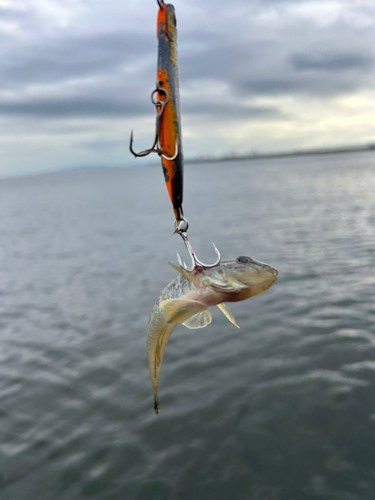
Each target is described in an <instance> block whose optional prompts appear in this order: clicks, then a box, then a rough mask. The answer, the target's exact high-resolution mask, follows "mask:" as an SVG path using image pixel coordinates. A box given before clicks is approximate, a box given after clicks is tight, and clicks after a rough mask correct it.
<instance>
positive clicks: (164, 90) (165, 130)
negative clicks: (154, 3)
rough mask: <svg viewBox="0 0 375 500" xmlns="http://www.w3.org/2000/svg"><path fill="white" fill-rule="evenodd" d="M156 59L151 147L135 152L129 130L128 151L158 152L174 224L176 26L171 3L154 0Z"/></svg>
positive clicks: (178, 145) (179, 162)
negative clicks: (154, 126)
mask: <svg viewBox="0 0 375 500" xmlns="http://www.w3.org/2000/svg"><path fill="white" fill-rule="evenodd" d="M158 4H159V7H160V8H159V13H158V19H157V38H158V59H157V76H156V89H155V90H154V91H153V92H152V94H151V100H152V102H153V104H154V105H155V107H156V113H157V114H156V131H155V138H154V143H153V145H152V146H151V148H149V149H146V150H145V151H141V152H140V153H136V152H135V151H134V150H133V132H132V133H131V136H130V151H131V153H132V154H133V155H134V156H135V157H139V156H146V155H148V154H150V153H157V154H159V155H160V156H161V162H162V167H163V173H164V179H165V183H166V186H167V189H168V193H169V197H170V200H171V202H172V206H173V210H174V214H175V218H176V222H177V224H179V223H180V222H181V221H182V220H183V210H182V201H183V190H184V159H183V152H182V135H181V113H180V94H179V83H178V64H177V27H176V16H175V10H174V7H173V5H172V4H165V3H164V2H163V1H161V0H158Z"/></svg>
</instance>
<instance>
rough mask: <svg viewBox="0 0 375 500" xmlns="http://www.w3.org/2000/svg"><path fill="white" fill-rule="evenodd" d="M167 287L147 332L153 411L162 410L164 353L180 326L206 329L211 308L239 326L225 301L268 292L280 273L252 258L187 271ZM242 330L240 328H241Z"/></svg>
mask: <svg viewBox="0 0 375 500" xmlns="http://www.w3.org/2000/svg"><path fill="white" fill-rule="evenodd" d="M172 267H173V268H174V269H175V270H177V271H178V272H179V273H180V274H179V275H178V276H177V278H175V279H174V280H173V281H171V282H170V283H169V285H167V286H166V287H165V288H164V290H163V291H162V293H161V294H160V296H159V298H158V299H157V301H156V302H155V304H154V307H153V309H152V312H151V316H150V320H149V325H148V331H147V357H148V364H149V369H150V376H151V381H152V384H153V388H154V408H155V411H156V413H158V411H159V402H158V394H157V387H158V379H159V374H160V369H161V364H162V361H163V356H164V352H165V349H166V346H167V343H168V340H169V338H170V336H171V335H172V332H173V330H174V329H175V327H176V326H177V325H178V324H181V323H182V324H184V325H185V326H186V327H187V328H192V329H195V328H204V327H205V326H207V325H208V324H210V323H211V321H212V316H211V312H210V311H209V309H208V308H209V307H210V306H214V305H217V306H218V307H219V309H220V310H221V311H222V312H223V314H224V315H225V316H226V317H227V318H228V320H229V321H230V322H231V323H233V324H234V325H235V326H237V327H238V325H237V324H236V321H235V319H234V317H233V315H232V313H231V312H230V310H229V309H228V308H227V306H225V304H224V302H239V301H241V300H246V299H248V298H250V297H253V296H254V295H258V294H259V293H262V292H264V291H265V290H268V288H270V287H271V286H272V285H273V283H275V281H276V279H277V271H276V269H274V268H273V267H271V266H269V265H268V264H263V263H262V262H257V261H255V260H253V259H251V258H250V257H238V259H236V260H234V261H226V262H222V263H221V264H220V265H218V266H215V267H213V268H210V269H204V268H199V269H198V268H196V269H195V270H193V271H186V270H184V269H181V268H177V267H176V266H174V265H173V264H172ZM238 328H239V327H238Z"/></svg>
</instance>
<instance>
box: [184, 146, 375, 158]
mask: <svg viewBox="0 0 375 500" xmlns="http://www.w3.org/2000/svg"><path fill="white" fill-rule="evenodd" d="M360 151H375V144H369V145H367V146H352V147H347V148H324V149H306V150H300V151H299V150H297V151H286V152H276V153H260V154H247V155H232V156H230V155H227V156H218V157H210V158H207V157H203V158H193V159H185V163H216V162H220V161H236V160H238V161H240V160H260V159H262V158H283V157H288V156H310V155H327V154H329V155H331V154H339V153H358V152H360Z"/></svg>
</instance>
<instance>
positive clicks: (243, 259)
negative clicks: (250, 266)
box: [237, 257, 251, 264]
mask: <svg viewBox="0 0 375 500" xmlns="http://www.w3.org/2000/svg"><path fill="white" fill-rule="evenodd" d="M250 261H251V259H250V257H237V262H240V263H241V264H246V263H247V262H250Z"/></svg>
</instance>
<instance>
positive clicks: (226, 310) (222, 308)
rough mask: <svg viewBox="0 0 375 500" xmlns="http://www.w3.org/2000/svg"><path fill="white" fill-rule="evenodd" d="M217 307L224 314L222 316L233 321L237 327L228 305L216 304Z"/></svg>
mask: <svg viewBox="0 0 375 500" xmlns="http://www.w3.org/2000/svg"><path fill="white" fill-rule="evenodd" d="M217 307H218V308H219V309H220V311H221V312H222V313H223V314H224V316H225V317H226V318H227V319H228V320H229V321H230V322H231V323H233V325H234V326H236V327H237V328H239V326H238V325H237V323H236V320H235V319H234V316H233V314H232V313H231V311H230V309H229V307H227V306H226V305H225V304H217Z"/></svg>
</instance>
